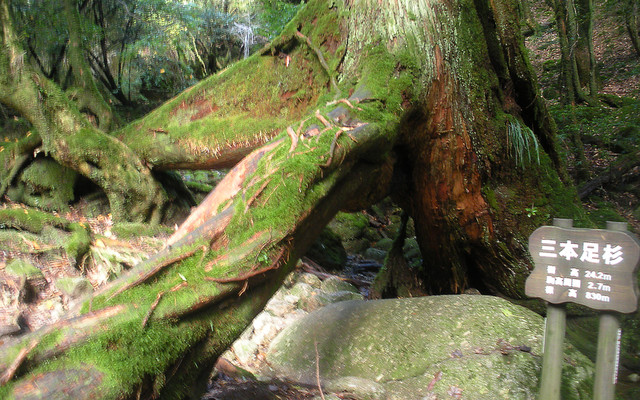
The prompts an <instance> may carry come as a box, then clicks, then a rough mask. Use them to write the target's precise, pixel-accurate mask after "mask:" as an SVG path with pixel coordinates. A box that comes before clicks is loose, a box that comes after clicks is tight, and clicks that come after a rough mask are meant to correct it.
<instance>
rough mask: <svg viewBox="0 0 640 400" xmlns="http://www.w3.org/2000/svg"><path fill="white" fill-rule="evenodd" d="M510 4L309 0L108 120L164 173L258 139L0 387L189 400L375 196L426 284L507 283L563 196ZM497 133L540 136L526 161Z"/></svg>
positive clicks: (7, 350)
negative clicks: (304, 261) (273, 27)
mask: <svg viewBox="0 0 640 400" xmlns="http://www.w3.org/2000/svg"><path fill="white" fill-rule="evenodd" d="M517 4H518V3H517V1H515V0H491V1H489V0H486V1H485V0H455V1H454V0H452V1H449V2H442V1H435V0H433V1H432V0H420V1H416V0H400V1H395V2H388V3H385V5H384V6H380V4H379V2H378V1H377V0H343V1H333V0H332V1H329V0H312V1H309V2H308V3H307V5H306V6H305V7H304V8H303V9H302V10H301V11H300V12H299V13H298V15H297V16H296V18H295V19H294V20H293V21H292V22H291V23H290V24H289V25H288V26H287V27H286V29H285V31H284V32H283V34H282V35H281V36H280V37H278V38H277V39H275V41H274V42H272V43H271V44H270V45H269V46H268V47H267V48H265V49H264V50H263V51H261V52H260V53H259V54H256V55H254V56H253V57H251V58H249V59H247V60H246V61H243V62H241V63H239V64H237V66H235V67H232V68H230V69H229V70H227V71H225V72H223V73H222V74H219V75H217V76H215V77H212V78H211V79H209V80H207V81H205V82H203V83H201V84H199V85H197V86H195V87H193V88H191V89H190V90H189V91H187V92H186V93H184V94H182V95H180V96H178V97H177V98H176V99H173V100H172V101H170V102H168V103H166V104H165V105H164V106H162V107H160V108H159V109H158V110H156V111H155V112H153V113H151V114H150V115H149V116H147V117H145V118H144V119H142V120H140V121H137V122H135V123H133V124H132V125H131V126H130V127H128V128H125V129H123V130H121V131H119V132H118V133H116V135H118V137H119V138H120V139H121V140H122V141H123V142H124V143H128V144H129V147H130V148H131V149H134V150H135V151H136V153H137V154H138V155H139V156H140V157H141V158H142V159H144V160H145V161H146V162H147V163H148V165H151V166H154V167H155V168H159V169H170V168H176V167H178V166H179V167H191V168H195V167H203V168H205V167H207V168H208V167H212V166H214V165H219V164H220V163H225V162H227V163H230V164H231V163H235V162H236V160H237V159H238V158H240V157H241V156H242V155H246V154H247V153H249V151H250V150H251V149H254V148H255V150H254V151H253V152H251V153H249V154H248V155H246V156H245V157H244V158H243V159H242V161H240V162H239V163H237V164H236V165H235V167H234V168H233V169H232V170H231V171H230V172H229V174H228V175H227V176H226V177H225V178H224V180H223V181H222V182H221V183H220V184H219V185H218V187H217V188H216V189H215V190H214V191H213V192H212V193H211V194H210V195H209V196H208V197H207V198H206V199H205V200H204V201H203V203H202V204H201V205H200V206H199V207H198V209H197V210H195V211H194V212H193V213H192V215H191V216H190V217H189V218H188V219H187V221H185V223H184V224H183V225H182V226H181V228H180V229H179V230H178V231H177V232H176V233H175V235H174V236H173V237H172V238H171V239H170V240H169V242H168V244H167V247H166V248H165V250H163V251H162V252H160V253H159V254H157V255H156V256H154V257H152V258H151V259H150V260H148V261H146V262H144V263H142V264H141V265H139V266H138V267H137V268H135V269H134V271H132V272H131V273H129V274H127V275H125V276H123V277H122V278H121V279H119V280H118V281H115V282H114V283H112V284H110V285H109V286H108V287H106V288H104V289H102V290H101V291H100V292H99V293H96V294H95V295H94V296H93V297H92V298H91V299H88V300H86V301H84V302H83V303H82V304H80V305H79V306H78V308H77V309H76V310H75V311H74V312H72V313H71V314H70V315H69V317H67V318H66V319H64V320H63V321H61V322H58V323H56V324H54V325H53V326H50V327H47V328H45V329H42V330H40V331H37V332H34V333H31V334H28V335H26V336H24V337H21V338H18V339H16V341H14V342H11V343H7V344H5V345H4V346H3V347H2V348H1V349H0V350H1V351H0V354H2V356H1V358H0V370H3V371H5V374H4V380H5V381H6V382H7V383H5V384H4V386H3V387H0V397H3V398H4V397H7V398H11V396H14V397H16V398H48V397H49V395H50V394H51V393H55V392H57V391H60V390H62V389H63V388H65V389H66V390H68V391H69V392H68V393H71V394H72V395H73V397H74V398H97V397H100V398H118V399H120V398H159V397H162V398H186V397H189V396H193V397H195V396H196V395H195V394H194V390H195V389H193V388H194V387H196V388H197V387H202V385H204V383H205V381H206V374H207V373H208V372H209V369H210V368H211V366H212V364H213V363H214V362H215V360H216V358H217V357H218V356H219V355H220V354H221V353H222V352H223V351H224V350H225V349H226V348H227V347H228V346H229V345H230V344H231V343H232V341H233V340H234V339H235V338H236V337H238V335H240V333H241V332H242V331H243V329H244V328H245V327H246V326H247V325H248V324H249V323H250V321H251V319H252V318H253V317H254V316H255V315H256V314H257V313H258V312H259V311H260V310H261V309H262V307H263V306H264V304H265V303H266V301H267V300H268V298H269V296H270V295H271V294H272V293H273V292H274V291H275V290H276V289H277V288H278V287H279V286H280V284H281V282H282V281H283V280H284V278H285V276H286V275H287V274H288V273H289V272H290V271H291V270H292V269H293V268H294V266H295V263H296V260H297V258H298V257H299V256H301V255H302V254H304V252H305V250H306V249H307V248H308V247H309V245H310V244H311V243H312V242H313V240H314V239H315V237H316V236H317V235H318V234H319V232H320V230H321V229H322V227H323V226H324V225H325V224H326V223H327V222H328V221H329V220H330V219H331V218H332V217H333V215H334V214H335V213H336V212H337V211H338V210H357V209H361V208H363V207H366V206H367V205H370V204H372V203H373V202H375V201H377V200H379V199H381V198H383V197H384V196H386V195H388V194H392V195H394V196H395V198H396V200H397V201H398V202H399V203H400V204H401V205H402V206H403V207H404V208H405V210H407V211H408V212H409V213H410V214H411V216H412V217H413V219H414V221H415V223H416V231H417V235H418V240H419V243H420V248H421V250H422V253H423V257H424V263H423V266H422V268H420V270H419V271H418V273H419V274H420V278H421V279H420V280H421V281H423V282H425V289H426V290H427V291H428V292H431V293H459V292H462V291H464V290H465V289H466V288H468V287H470V286H473V287H476V288H478V289H480V290H481V291H484V292H487V293H502V294H506V295H510V296H521V295H522V292H523V290H522V289H523V281H524V279H525V277H526V275H527V272H528V271H529V268H530V265H529V262H528V258H527V256H526V254H527V250H526V238H527V236H528V234H529V233H530V232H531V231H533V229H535V228H536V227H537V226H538V225H540V224H541V223H542V222H544V221H545V217H543V215H544V214H546V213H549V214H553V215H554V216H563V217H576V216H575V215H574V214H573V212H574V211H576V209H571V204H574V203H573V201H574V199H575V190H573V192H572V191H571V190H570V189H568V188H567V187H566V186H565V185H564V184H563V183H562V181H561V179H560V178H559V176H562V177H564V173H562V172H561V173H560V174H558V172H557V171H563V167H562V162H561V160H560V157H559V156H558V153H557V151H556V139H555V128H554V125H553V122H552V120H551V119H550V118H549V115H548V113H547V111H546V108H545V105H544V104H543V103H542V100H541V97H540V96H539V95H538V88H537V85H536V82H535V76H534V73H533V72H532V70H531V68H530V66H529V63H528V61H527V59H526V53H525V50H524V46H523V41H522V38H521V35H520V22H519V21H518V20H517V18H516V17H515V16H516V15H517ZM25 79H26V78H25ZM30 79H31V81H30V80H28V79H26V83H28V84H29V85H31V86H36V84H37V83H38V82H33V81H32V80H33V79H32V78H30ZM3 82H4V81H3ZM29 82H31V83H29ZM60 122H61V121H60ZM517 128H518V129H517ZM187 131H191V132H192V135H191V136H190V135H188V134H187V133H186V132H187ZM194 132H195V133H194ZM509 132H520V134H521V135H522V134H524V133H526V132H532V134H534V135H535V140H537V141H538V142H539V143H540V154H539V156H540V163H539V164H538V163H536V162H535V161H532V162H525V161H523V160H525V158H523V157H522V156H523V154H519V157H518V158H516V155H514V152H515V150H514V149H513V143H514V141H517V140H522V138H517V137H514V136H513V135H511V136H510V134H509ZM523 132H524V133H523ZM67 143H69V144H71V145H72V144H74V143H73V142H69V141H68V139H67ZM147 144H148V146H147ZM521 151H523V150H521ZM531 151H533V149H531ZM509 154H512V155H513V156H508V155H509ZM534 159H535V157H534ZM516 160H520V161H518V162H516ZM525 207H532V208H533V207H536V209H537V210H538V211H539V214H537V215H538V216H536V217H535V218H528V217H526V213H525V210H524V209H525ZM561 207H564V209H562V208H561ZM45 361H47V362H45Z"/></svg>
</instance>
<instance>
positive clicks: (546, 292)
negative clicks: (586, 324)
mask: <svg viewBox="0 0 640 400" xmlns="http://www.w3.org/2000/svg"><path fill="white" fill-rule="evenodd" d="M529 251H530V252H531V256H532V258H533V261H534V263H535V267H534V270H533V272H532V273H531V275H530V276H529V278H527V281H526V283H525V293H526V294H527V295H528V296H531V297H539V298H542V299H544V300H546V301H548V302H550V303H554V304H559V303H566V302H572V303H577V304H582V305H584V306H587V307H589V308H593V309H596V310H608V311H617V312H621V313H630V312H634V311H635V310H636V309H637V306H638V285H637V278H636V271H637V269H638V265H639V263H640V242H639V241H638V240H637V239H636V238H635V237H634V236H633V235H631V234H630V233H628V232H624V231H612V230H603V229H579V228H561V227H557V226H543V227H540V228H538V229H536V231H535V232H533V233H532V234H531V236H530V237H529Z"/></svg>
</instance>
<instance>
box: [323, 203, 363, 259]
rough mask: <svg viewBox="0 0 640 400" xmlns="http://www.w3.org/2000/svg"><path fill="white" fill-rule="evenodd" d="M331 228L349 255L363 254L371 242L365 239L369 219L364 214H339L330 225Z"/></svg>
mask: <svg viewBox="0 0 640 400" xmlns="http://www.w3.org/2000/svg"><path fill="white" fill-rule="evenodd" d="M329 228H330V229H331V230H332V231H333V232H335V233H336V235H338V237H340V239H341V240H342V244H343V245H344V248H345V249H346V251H347V252H348V253H361V252H363V251H364V250H366V249H367V248H368V247H369V245H370V244H371V241H370V240H369V239H367V238H365V234H366V230H367V228H369V219H368V218H367V216H366V215H364V214H362V213H344V212H340V213H338V214H337V215H336V216H335V218H334V219H333V220H332V221H331V222H330V223H329Z"/></svg>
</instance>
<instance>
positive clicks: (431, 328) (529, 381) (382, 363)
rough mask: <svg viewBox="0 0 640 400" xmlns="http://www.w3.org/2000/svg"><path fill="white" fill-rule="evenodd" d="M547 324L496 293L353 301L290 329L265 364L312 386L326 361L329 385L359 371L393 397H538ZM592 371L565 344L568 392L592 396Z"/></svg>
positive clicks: (324, 377) (325, 375) (273, 346)
mask: <svg viewBox="0 0 640 400" xmlns="http://www.w3.org/2000/svg"><path fill="white" fill-rule="evenodd" d="M543 326H544V322H543V319H542V317H540V316H539V315H538V314H535V313H534V312H532V311H529V310H527V309H525V308H523V307H520V306H517V305H514V304H512V303H509V302H508V301H506V300H503V299H500V298H496V297H490V296H469V295H456V296H433V297H420V298H406V299H389V300H376V301H347V302H341V303H336V304H332V305H329V306H327V307H324V308H322V309H320V310H318V311H315V312H314V313H311V314H309V315H308V316H306V317H305V318H302V319H301V320H299V321H297V322H296V323H294V324H292V325H291V326H289V327H288V328H286V329H285V330H284V331H282V332H281V333H280V335H278V337H276V339H275V340H274V341H273V343H272V344H271V346H270V348H269V351H268V355H267V360H268V362H269V364H270V365H271V367H272V368H273V372H274V373H275V375H278V376H282V377H286V378H287V379H291V380H294V381H297V382H301V383H304V384H314V383H315V382H316V362H318V363H319V373H320V377H321V378H322V380H323V382H324V384H326V385H327V386H330V383H331V382H335V381H336V380H339V379H341V378H344V377H358V378H362V379H366V380H369V381H372V382H375V383H377V384H380V385H382V386H383V387H384V389H385V391H386V398H387V399H394V400H400V399H416V398H449V397H450V394H451V391H452V390H454V391H455V392H456V393H461V396H462V398H465V399H493V398H508V399H535V398H536V396H537V391H538V385H539V382H538V377H539V376H540V370H541V365H542V357H541V353H542V336H543V331H544V327H543ZM316 347H317V351H318V356H316V353H315V348H316ZM592 373H593V364H592V362H591V361H589V359H588V358H587V357H586V356H584V355H582V354H581V353H580V352H578V351H577V350H576V349H575V348H573V347H572V346H570V345H567V346H566V349H565V365H564V368H563V381H564V382H567V386H568V387H567V392H569V393H568V394H567V396H566V397H563V398H565V399H579V398H583V399H584V398H591V393H590V390H591V387H592V383H591V382H590V380H591V376H592ZM374 386H375V385H374ZM454 394H455V393H454ZM429 396H431V397H429ZM434 396H437V397H434Z"/></svg>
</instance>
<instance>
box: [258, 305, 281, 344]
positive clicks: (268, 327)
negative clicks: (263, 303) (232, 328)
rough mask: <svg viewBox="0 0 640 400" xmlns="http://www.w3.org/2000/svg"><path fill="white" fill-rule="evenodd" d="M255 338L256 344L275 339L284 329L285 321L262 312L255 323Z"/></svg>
mask: <svg viewBox="0 0 640 400" xmlns="http://www.w3.org/2000/svg"><path fill="white" fill-rule="evenodd" d="M252 325H253V338H252V340H253V341H254V342H256V343H263V342H266V341H268V340H271V339H273V338H274V337H275V336H276V335H277V334H278V332H280V331H281V330H282V328H284V320H283V319H282V318H280V317H274V316H273V315H271V314H270V313H268V312H261V313H260V314H258V316H257V317H256V318H254V320H253V322H252Z"/></svg>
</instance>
